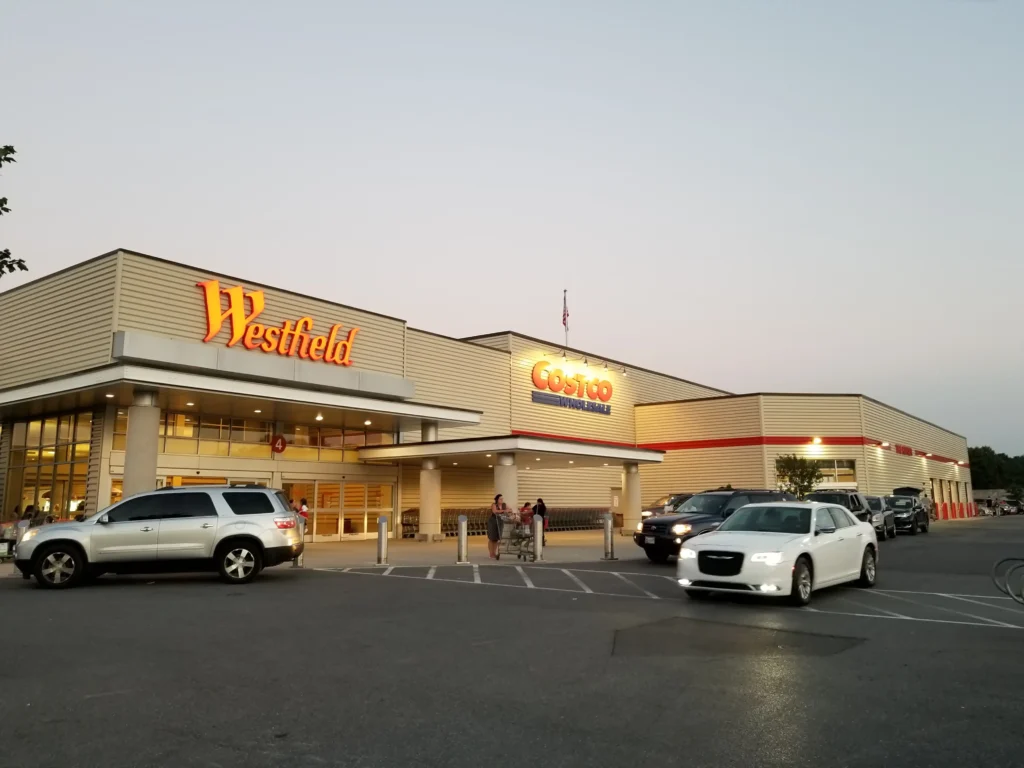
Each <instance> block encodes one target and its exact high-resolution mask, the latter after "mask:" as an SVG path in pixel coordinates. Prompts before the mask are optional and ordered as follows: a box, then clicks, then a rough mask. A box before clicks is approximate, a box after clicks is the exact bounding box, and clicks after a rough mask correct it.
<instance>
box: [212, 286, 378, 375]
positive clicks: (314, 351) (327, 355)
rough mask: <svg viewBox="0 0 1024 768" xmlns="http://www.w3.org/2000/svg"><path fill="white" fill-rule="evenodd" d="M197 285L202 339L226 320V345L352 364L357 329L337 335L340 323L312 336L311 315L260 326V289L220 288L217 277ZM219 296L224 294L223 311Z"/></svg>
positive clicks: (262, 305) (214, 334)
mask: <svg viewBox="0 0 1024 768" xmlns="http://www.w3.org/2000/svg"><path fill="white" fill-rule="evenodd" d="M196 285H197V286H198V287H199V288H202V290H203V300H204V301H205V303H206V336H205V337H204V338H203V341H212V340H213V339H214V337H215V336H216V335H217V334H218V333H220V331H221V329H222V328H223V327H224V323H225V321H226V322H227V323H228V329H229V336H228V340H227V346H229V347H233V346H235V345H236V344H237V343H238V342H242V346H243V347H245V348H246V349H258V350H260V351H261V352H268V353H272V352H276V353H277V354H279V355H285V356H287V357H295V356H296V355H298V356H299V357H300V358H302V359H303V360H315V361H317V362H324V363H334V364H335V365H352V360H351V355H352V345H353V344H354V343H355V339H356V334H357V333H359V329H358V328H352V329H350V330H349V332H348V333H347V334H345V335H344V336H343V337H339V335H340V334H341V332H342V327H343V326H342V325H340V324H336V325H332V326H331V330H330V333H328V334H327V335H326V336H315V335H313V318H311V317H300V318H299V319H298V320H296V321H295V322H294V323H293V322H292V321H291V320H285V321H284V322H283V323H281V325H280V327H277V326H267V325H263V324H261V323H257V322H256V318H257V317H259V316H260V314H261V313H262V312H263V309H264V307H265V299H264V297H263V291H248V292H246V290H245V289H244V288H242V286H240V285H236V286H235V287H234V288H221V287H220V281H218V280H207V281H206V282H203V283H196ZM221 296H226V297H227V300H228V307H227V309H226V310H225V309H224V304H223V302H222V301H221ZM247 305H248V306H247ZM247 310H248V311H247Z"/></svg>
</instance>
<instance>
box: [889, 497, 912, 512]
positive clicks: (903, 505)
mask: <svg viewBox="0 0 1024 768" xmlns="http://www.w3.org/2000/svg"><path fill="white" fill-rule="evenodd" d="M885 500H886V501H887V502H888V503H889V506H890V507H892V508H893V509H899V510H904V509H912V508H913V506H914V500H913V499H912V498H910V497H909V496H886V497H885Z"/></svg>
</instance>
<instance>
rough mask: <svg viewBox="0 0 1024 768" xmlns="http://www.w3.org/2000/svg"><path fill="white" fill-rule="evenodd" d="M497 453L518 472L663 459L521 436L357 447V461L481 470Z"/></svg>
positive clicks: (601, 446) (645, 452)
mask: <svg viewBox="0 0 1024 768" xmlns="http://www.w3.org/2000/svg"><path fill="white" fill-rule="evenodd" d="M501 453H505V454H512V455H514V456H515V457H516V463H517V464H518V465H519V467H520V468H522V469H538V470H542V469H565V468H568V467H574V468H576V467H609V466H614V467H621V466H623V465H624V464H660V463H661V461H662V458H663V453H662V452H661V451H653V450H649V449H647V448H634V447H631V446H618V445H607V444H603V443H592V442H588V441H585V440H564V439H555V438H546V437H530V436H525V435H503V436H500V437H476V438H467V439H465V440H438V441H436V442H429V443H408V444H405V445H389V446H373V447H366V448H360V449H359V458H360V459H361V460H362V461H387V462H397V463H400V464H419V463H420V462H422V461H423V460H424V459H439V460H440V461H439V466H441V467H450V466H458V467H470V468H474V467H475V468H481V469H484V468H488V467H489V466H491V465H493V464H496V463H497V461H496V458H497V456H498V454H501Z"/></svg>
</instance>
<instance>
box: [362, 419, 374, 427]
mask: <svg viewBox="0 0 1024 768" xmlns="http://www.w3.org/2000/svg"><path fill="white" fill-rule="evenodd" d="M363 424H365V425H366V426H370V425H371V424H373V422H372V421H370V420H369V419H367V420H366V421H364V422H363Z"/></svg>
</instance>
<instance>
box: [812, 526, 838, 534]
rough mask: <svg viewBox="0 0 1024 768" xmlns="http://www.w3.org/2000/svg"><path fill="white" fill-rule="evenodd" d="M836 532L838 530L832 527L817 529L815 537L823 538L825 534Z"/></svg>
mask: <svg viewBox="0 0 1024 768" xmlns="http://www.w3.org/2000/svg"><path fill="white" fill-rule="evenodd" d="M835 532H836V529H835V528H833V527H831V526H830V527H828V528H816V529H815V530H814V535H815V536H821V534H823V533H835Z"/></svg>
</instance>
